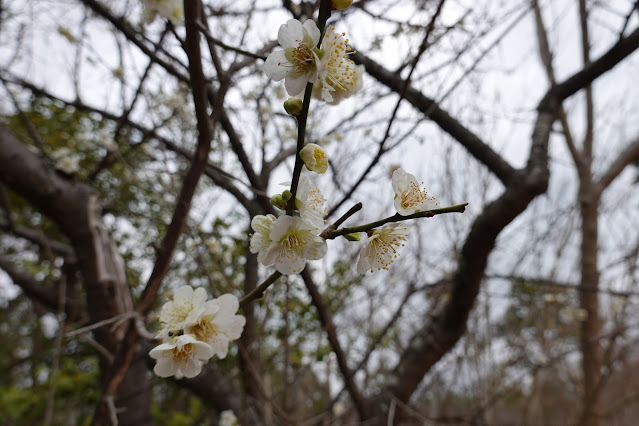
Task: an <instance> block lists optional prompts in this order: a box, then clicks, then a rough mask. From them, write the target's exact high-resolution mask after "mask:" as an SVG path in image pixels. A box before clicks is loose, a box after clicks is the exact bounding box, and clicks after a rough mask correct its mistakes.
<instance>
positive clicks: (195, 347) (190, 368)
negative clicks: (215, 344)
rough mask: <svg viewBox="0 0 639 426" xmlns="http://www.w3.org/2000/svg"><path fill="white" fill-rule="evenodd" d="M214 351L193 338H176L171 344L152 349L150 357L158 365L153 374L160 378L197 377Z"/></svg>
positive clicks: (184, 336) (185, 336)
mask: <svg viewBox="0 0 639 426" xmlns="http://www.w3.org/2000/svg"><path fill="white" fill-rule="evenodd" d="M213 353H214V352H213V349H212V348H211V346H209V345H208V344H206V343H204V342H200V341H198V340H196V339H195V338H194V337H193V336H191V335H188V334H184V335H181V336H176V337H174V338H172V339H171V341H170V342H167V343H162V344H161V345H159V346H156V347H155V348H153V349H151V352H149V355H150V356H151V358H153V359H156V360H157V363H156V364H155V367H154V368H153V372H154V373H155V374H157V375H158V376H160V377H171V376H175V378H176V379H181V378H182V377H187V378H191V377H195V376H197V375H198V374H200V372H201V371H202V365H204V362H205V361H208V360H209V358H211V357H212V356H213Z"/></svg>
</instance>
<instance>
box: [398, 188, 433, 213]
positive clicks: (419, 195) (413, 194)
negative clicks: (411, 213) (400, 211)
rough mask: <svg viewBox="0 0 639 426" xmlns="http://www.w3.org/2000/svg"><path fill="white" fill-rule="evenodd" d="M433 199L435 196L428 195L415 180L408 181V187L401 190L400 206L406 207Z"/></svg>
mask: <svg viewBox="0 0 639 426" xmlns="http://www.w3.org/2000/svg"><path fill="white" fill-rule="evenodd" d="M434 199H435V197H429V196H428V194H427V193H426V191H423V190H422V189H421V188H420V187H419V185H417V184H416V183H415V182H410V183H409V184H408V188H406V189H405V190H404V191H403V192H402V207H403V208H405V209H406V208H409V207H414V206H418V205H420V204H422V203H423V202H424V201H429V200H434Z"/></svg>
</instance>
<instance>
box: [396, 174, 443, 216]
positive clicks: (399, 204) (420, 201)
mask: <svg viewBox="0 0 639 426" xmlns="http://www.w3.org/2000/svg"><path fill="white" fill-rule="evenodd" d="M391 180H392V182H393V191H395V208H396V209H397V212H398V213H399V214H400V215H402V216H408V215H411V214H414V213H418V212H423V211H428V210H433V209H436V208H438V207H439V203H438V202H437V201H436V200H435V197H432V196H429V195H428V194H427V193H426V191H424V190H422V189H421V188H420V184H419V183H418V182H417V179H416V178H415V176H414V175H412V174H410V173H406V171H404V169H402V168H398V169H397V170H395V171H394V172H393V176H392V179H391Z"/></svg>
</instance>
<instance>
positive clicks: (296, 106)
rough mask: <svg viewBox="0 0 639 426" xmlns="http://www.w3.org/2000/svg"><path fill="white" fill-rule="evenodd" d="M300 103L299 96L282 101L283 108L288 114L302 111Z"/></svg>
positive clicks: (294, 114) (297, 113) (301, 102)
mask: <svg viewBox="0 0 639 426" xmlns="http://www.w3.org/2000/svg"><path fill="white" fill-rule="evenodd" d="M302 104H303V101H302V100H301V99H300V98H288V99H287V100H285V101H284V109H285V110H286V112H287V113H288V114H289V115H293V116H297V115H299V114H300V112H302Z"/></svg>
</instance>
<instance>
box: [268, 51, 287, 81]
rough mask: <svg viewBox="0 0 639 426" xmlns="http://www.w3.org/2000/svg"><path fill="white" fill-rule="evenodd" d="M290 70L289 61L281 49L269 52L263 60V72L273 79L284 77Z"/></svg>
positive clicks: (277, 79)
mask: <svg viewBox="0 0 639 426" xmlns="http://www.w3.org/2000/svg"><path fill="white" fill-rule="evenodd" d="M291 70H292V68H291V63H290V62H289V61H288V59H286V54H285V53H284V51H283V50H275V51H273V52H271V54H270V55H268V58H266V61H265V62H264V74H266V75H267V76H268V77H269V78H270V79H273V80H275V81H280V80H282V79H283V78H285V77H286V76H287V75H288V74H289V72H290V71H291Z"/></svg>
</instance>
